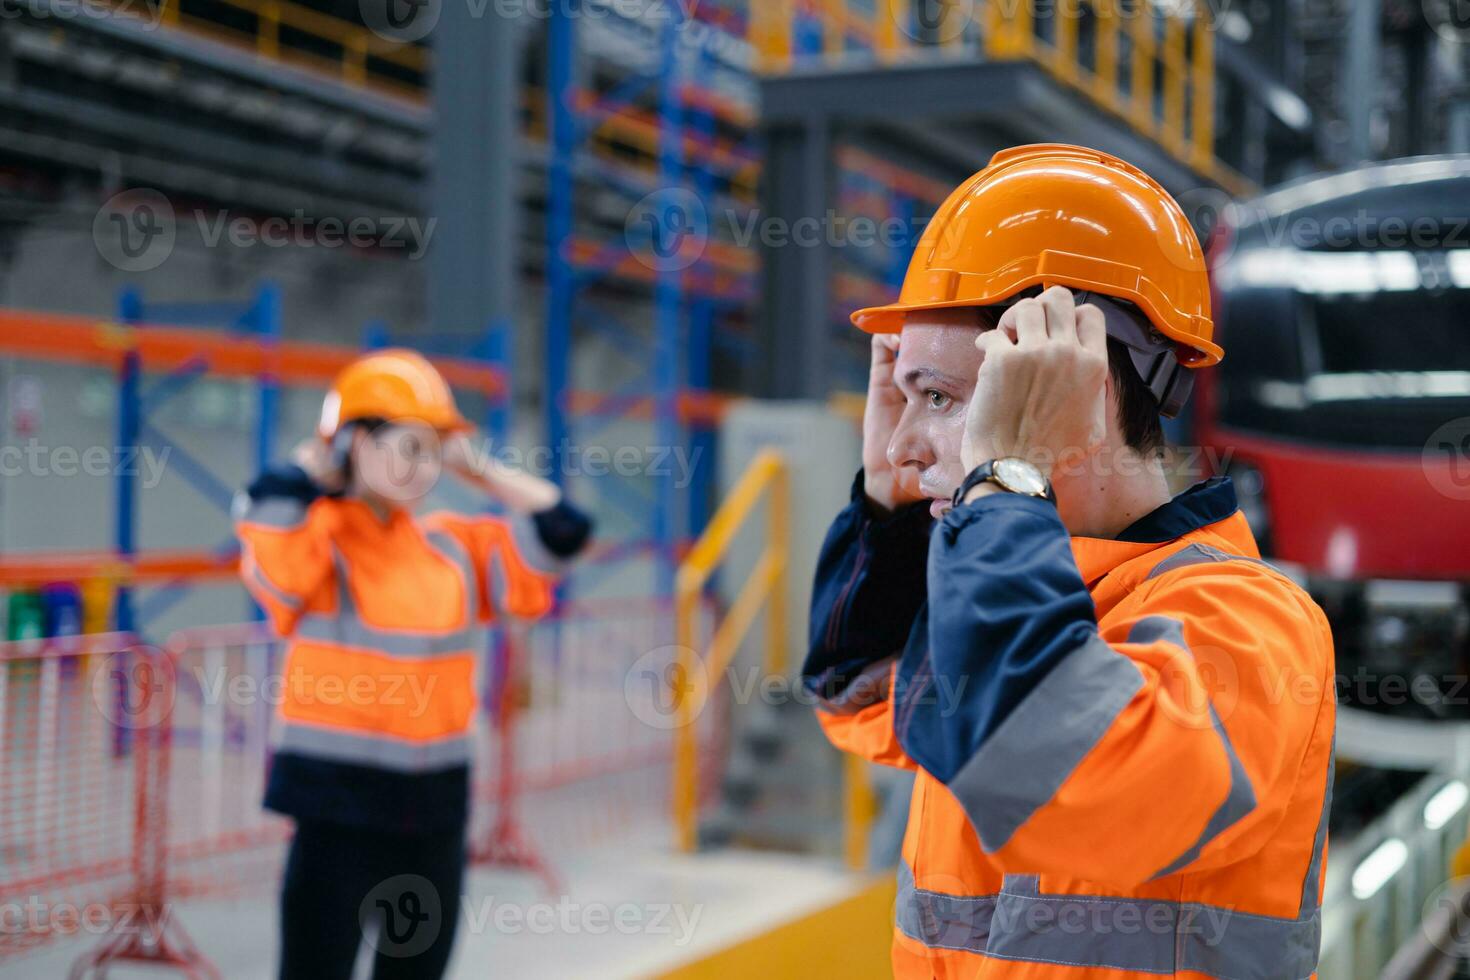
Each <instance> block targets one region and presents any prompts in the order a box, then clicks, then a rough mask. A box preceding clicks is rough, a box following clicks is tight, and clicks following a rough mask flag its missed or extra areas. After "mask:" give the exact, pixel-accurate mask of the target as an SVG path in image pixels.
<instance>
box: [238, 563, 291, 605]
mask: <svg viewBox="0 0 1470 980" xmlns="http://www.w3.org/2000/svg"><path fill="white" fill-rule="evenodd" d="M240 568H241V569H242V571H243V572H244V574H245V576H246V577H247V578H248V579H250V584H251V585H254V586H255V587H257V588H259V589H260V590H261V591H262V592H264V593H265V594H266V595H268V596H270V598H271V599H273V600H275V601H276V602H279V603H280V604H281V605H283V606H285V607H286V608H287V609H292V610H299V609H300V608H301V607H302V606H304V605H305V602H303V601H302V600H301V599H298V598H297V597H296V596H294V595H291V594H290V593H289V592H285V591H283V590H281V589H280V588H278V587H277V586H276V583H274V582H272V581H271V580H270V579H268V578H266V577H265V572H263V571H261V569H260V566H259V565H258V564H256V562H255V561H254V560H253V559H250V558H247V559H246V560H245V561H243V562H241V563H240Z"/></svg>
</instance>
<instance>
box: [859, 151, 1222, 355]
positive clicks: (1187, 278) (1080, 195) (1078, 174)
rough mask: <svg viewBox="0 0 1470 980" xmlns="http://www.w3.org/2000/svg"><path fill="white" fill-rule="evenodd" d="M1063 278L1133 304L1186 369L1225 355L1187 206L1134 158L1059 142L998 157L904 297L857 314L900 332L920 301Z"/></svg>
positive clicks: (920, 251) (935, 302) (974, 300)
mask: <svg viewBox="0 0 1470 980" xmlns="http://www.w3.org/2000/svg"><path fill="white" fill-rule="evenodd" d="M1057 285H1061V286H1069V287H1072V288H1073V289H1079V290H1087V291H1090V292H1095V293H1099V294H1102V295H1105V296H1113V297H1116V298H1119V299H1124V300H1127V301H1129V302H1131V303H1133V304H1134V305H1135V306H1137V307H1138V308H1139V309H1140V310H1142V311H1143V313H1144V315H1145V316H1147V317H1148V319H1149V321H1150V322H1151V323H1152V324H1153V325H1154V327H1156V328H1157V329H1158V331H1159V332H1160V333H1161V334H1163V335H1164V336H1165V337H1168V338H1169V339H1171V340H1173V341H1175V342H1176V343H1177V344H1178V357H1179V362H1180V363H1181V364H1183V365H1185V366H1187V367H1194V368H1197V367H1206V366H1208V365H1210V364H1215V363H1217V362H1218V361H1219V360H1220V358H1221V357H1222V356H1223V354H1224V352H1223V351H1222V350H1221V349H1220V347H1219V346H1218V345H1217V344H1215V343H1214V342H1213V341H1212V340H1211V337H1212V336H1213V334H1214V330H1215V327H1214V322H1213V321H1212V320H1211V319H1210V285H1209V280H1208V278H1207V275H1206V272H1205V257H1204V252H1203V250H1202V249H1201V248H1200V244H1199V239H1198V238H1197V237H1196V236H1195V234H1194V229H1193V228H1191V227H1190V226H1189V221H1188V219H1186V218H1185V216H1184V211H1183V210H1182V209H1181V208H1180V207H1179V204H1178V203H1177V202H1176V201H1175V200H1174V199H1173V198H1172V197H1170V196H1169V193H1168V192H1167V191H1165V190H1164V189H1163V188H1162V187H1160V186H1159V184H1158V183H1157V182H1156V181H1154V180H1153V178H1151V177H1149V176H1148V175H1147V174H1145V173H1144V172H1143V171H1141V170H1139V169H1138V168H1137V167H1134V166H1132V165H1131V164H1128V163H1125V162H1124V161H1122V160H1119V159H1118V158H1117V157H1115V156H1111V155H1110V154H1107V153H1102V152H1100V151H1098V150H1090V149H1087V148H1086V147H1081V146H1068V145H1066V144H1062V143H1039V144H1036V145H1033V146H1017V147H1013V148H1011V149H1009V150H1002V151H1001V152H1000V153H997V154H996V155H995V156H993V157H991V158H990V165H989V166H987V167H986V168H985V169H984V170H982V171H980V172H979V173H977V174H975V176H973V177H971V178H970V179H969V180H967V181H965V182H964V183H963V184H961V185H960V186H959V187H958V188H956V189H955V191H954V193H952V194H950V195H949V197H948V198H947V199H946V200H945V201H944V203H943V204H941V205H940V206H939V210H937V211H936V212H935V213H934V217H933V219H932V220H930V222H929V225H928V226H927V227H926V228H925V229H924V234H923V236H922V237H921V238H920V239H919V244H918V246H917V247H916V248H915V249H914V256H913V258H912V259H911V260H910V261H909V269H908V274H907V275H905V276H904V280H903V289H902V290H901V291H900V293H899V297H898V302H896V303H891V304H889V305H888V306H874V307H869V308H868V309H864V310H858V311H857V312H856V313H854V314H853V315H852V322H853V323H854V324H855V325H856V326H858V327H860V328H861V329H863V330H866V331H867V332H868V333H897V332H898V331H900V330H902V329H903V323H904V314H906V313H908V312H910V311H913V310H935V309H942V308H945V307H956V306H989V305H994V304H998V303H1001V302H1003V301H1005V300H1006V299H1009V298H1011V297H1013V296H1015V295H1016V294H1017V293H1019V292H1021V291H1022V290H1025V289H1029V288H1032V287H1047V286H1057Z"/></svg>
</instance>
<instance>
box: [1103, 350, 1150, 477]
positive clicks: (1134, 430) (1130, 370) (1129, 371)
mask: <svg viewBox="0 0 1470 980" xmlns="http://www.w3.org/2000/svg"><path fill="white" fill-rule="evenodd" d="M1108 370H1109V371H1110V372H1111V373H1112V375H1113V391H1114V392H1115V393H1116V394H1117V402H1118V406H1117V407H1118V424H1119V426H1120V427H1121V428H1122V430H1123V440H1124V441H1125V442H1126V443H1128V445H1129V447H1130V448H1132V449H1133V450H1135V451H1136V452H1137V453H1138V454H1139V455H1141V456H1145V457H1148V456H1155V455H1157V454H1158V453H1160V452H1162V451H1163V448H1164V426H1163V423H1162V422H1160V421H1159V403H1158V402H1157V401H1155V400H1154V395H1153V392H1151V391H1149V390H1148V385H1146V384H1144V383H1143V379H1142V378H1140V377H1139V376H1138V371H1137V370H1136V369H1135V368H1134V367H1133V359H1132V358H1131V357H1129V356H1128V348H1127V347H1124V346H1123V345H1122V344H1121V343H1119V342H1118V341H1116V340H1114V339H1112V338H1111V337H1109V338H1108Z"/></svg>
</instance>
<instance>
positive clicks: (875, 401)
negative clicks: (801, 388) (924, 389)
mask: <svg viewBox="0 0 1470 980" xmlns="http://www.w3.org/2000/svg"><path fill="white" fill-rule="evenodd" d="M897 359H898V334H896V333H889V334H883V333H879V334H874V335H873V360H872V365H871V367H870V368H869V370H868V400H867V404H866V405H865V406H864V408H863V492H864V493H866V494H867V495H868V499H869V500H870V501H872V502H873V504H874V505H876V506H877V507H878V508H880V509H881V510H883V511H892V510H894V509H896V508H898V507H901V506H903V505H904V504H907V503H912V502H914V501H916V500H919V499H921V498H920V495H919V494H918V493H916V492H915V491H914V489H913V488H912V487H909V488H907V489H905V487H904V486H903V485H902V484H903V477H902V475H901V474H900V473H899V472H898V471H897V470H896V469H895V468H894V467H893V466H892V464H890V463H889V462H888V444H889V443H890V442H892V441H893V430H894V429H896V428H897V427H898V421H899V419H900V418H901V417H902V416H903V410H904V406H905V401H904V397H903V392H901V391H899V390H898V386H897V385H895V384H894V383H893V365H894V362H895V361H896V360H897Z"/></svg>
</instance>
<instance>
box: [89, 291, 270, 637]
mask: <svg viewBox="0 0 1470 980" xmlns="http://www.w3.org/2000/svg"><path fill="white" fill-rule="evenodd" d="M118 320H119V322H120V323H122V324H123V326H124V329H127V328H128V327H131V326H138V325H141V324H144V323H148V324H158V325H189V326H215V327H224V328H228V329H233V330H239V331H243V332H249V333H254V334H257V335H258V336H259V337H260V339H261V341H262V342H263V343H267V344H269V343H271V342H273V341H274V340H278V339H279V338H280V336H281V294H280V290H279V288H278V287H277V286H276V285H275V284H273V283H264V284H262V285H261V286H260V287H259V288H258V289H257V290H256V294H255V296H254V298H253V299H252V300H251V301H250V302H249V303H245V304H241V303H214V302H203V303H188V302H184V303H158V304H148V303H145V302H144V299H143V295H142V293H140V292H139V291H138V290H137V289H136V288H134V287H131V286H128V287H125V288H123V289H122V290H121V291H120V292H119V294H118ZM204 371H205V365H204V363H203V362H202V361H197V362H191V363H189V364H185V365H184V366H182V367H180V368H179V369H177V370H175V371H173V372H172V373H170V374H169V375H167V376H165V377H163V378H161V379H159V380H158V381H156V382H155V383H153V384H152V385H150V386H148V387H147V388H146V390H145V388H144V384H143V378H142V370H141V366H140V364H139V361H138V357H137V355H136V353H134V352H132V351H129V352H128V353H127V354H125V355H124V357H123V360H122V365H121V367H120V368H119V373H118V386H117V418H118V434H117V443H118V448H119V453H120V458H119V460H118V466H117V467H116V469H117V474H116V478H115V479H116V487H117V493H116V534H115V542H114V544H115V548H116V550H117V553H118V554H119V555H120V556H123V557H127V556H130V555H133V554H135V553H136V550H137V545H138V531H137V525H138V507H137V459H136V457H137V454H138V452H139V451H140V449H141V448H142V447H143V446H145V445H151V444H154V443H161V444H163V445H166V446H167V448H168V450H169V459H170V461H171V468H172V470H173V472H175V473H177V474H178V475H179V476H181V477H182V478H183V479H184V480H185V481H186V482H188V483H189V484H190V485H192V486H193V487H194V489H195V490H196V491H198V492H199V493H200V494H201V495H202V496H203V497H204V498H205V499H207V500H209V501H211V502H212V503H214V504H215V506H216V507H218V508H219V509H220V510H221V511H222V512H223V513H226V514H228V513H229V507H230V502H231V500H232V499H233V497H234V489H235V488H234V487H232V486H231V485H230V484H228V483H227V482H225V481H223V480H220V479H219V478H218V477H216V476H215V475H214V474H213V473H211V472H210V471H209V469H208V467H206V466H204V464H202V463H201V462H199V461H198V460H196V459H194V457H193V456H191V455H190V454H188V453H187V452H185V451H184V450H183V449H182V448H181V447H179V446H178V445H176V444H175V443H173V442H172V441H171V440H169V439H168V438H167V437H166V436H165V435H164V434H163V433H162V432H160V431H159V430H158V429H157V428H155V427H154V426H153V425H152V424H151V423H150V422H149V414H150V413H151V412H152V411H154V410H156V409H158V408H159V407H161V406H162V405H163V404H164V403H165V402H167V401H168V400H169V399H171V398H173V397H175V396H176V395H178V394H179V393H180V392H182V391H184V390H185V389H186V388H187V387H188V386H189V384H190V382H192V381H193V380H194V379H196V378H198V377H199V376H200V375H202V374H203V373H204ZM257 382H258V384H259V389H260V390H259V397H258V398H257V399H256V418H255V426H254V432H253V436H254V440H253V441H254V447H253V450H254V451H253V456H254V457H255V462H256V464H257V465H258V466H264V465H266V464H267V463H268V462H269V461H270V457H271V452H272V449H273V446H274V441H275V432H276V422H277V416H278V413H279V384H278V379H276V378H275V377H273V376H271V375H270V374H269V372H267V373H264V374H262V375H261V376H260V377H259V378H258V379H257ZM121 454H128V455H127V456H126V457H122V456H121ZM123 463H127V464H128V465H122V464H123ZM234 548H235V541H234V535H233V534H231V535H229V536H228V537H227V538H225V539H224V540H223V541H222V542H221V543H220V545H219V547H218V550H219V551H220V552H222V553H227V552H233V550H234ZM187 592H188V584H187V582H186V581H184V580H175V581H172V582H169V583H168V584H166V585H164V586H162V587H161V588H159V589H158V590H156V591H155V592H154V593H153V594H152V595H150V596H149V597H148V600H147V601H146V602H143V603H141V604H138V605H136V606H135V605H134V598H135V597H134V595H133V589H132V588H131V587H130V586H128V585H126V584H124V585H120V586H119V587H118V589H117V592H116V599H115V606H114V614H113V621H114V628H116V629H118V630H119V631H127V632H132V631H135V630H143V629H146V627H147V624H148V623H149V622H150V621H151V620H152V619H153V618H154V617H156V616H158V615H159V614H161V613H162V612H164V611H165V610H166V609H168V608H169V607H170V606H172V605H173V604H174V603H176V602H178V601H179V600H180V599H181V598H182V597H183V596H184V595H186V594H187ZM250 613H251V614H252V615H258V611H257V610H256V608H255V606H254V604H253V603H252V604H251V606H250Z"/></svg>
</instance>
